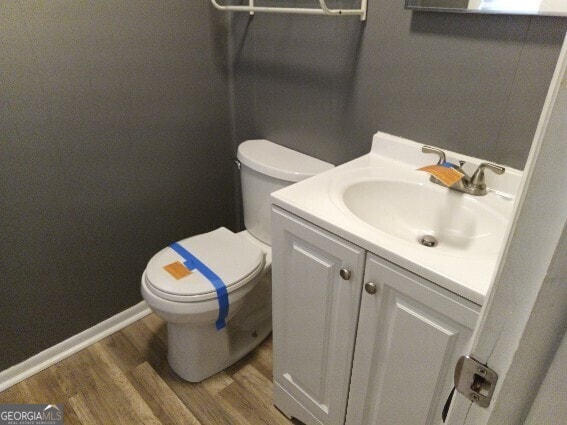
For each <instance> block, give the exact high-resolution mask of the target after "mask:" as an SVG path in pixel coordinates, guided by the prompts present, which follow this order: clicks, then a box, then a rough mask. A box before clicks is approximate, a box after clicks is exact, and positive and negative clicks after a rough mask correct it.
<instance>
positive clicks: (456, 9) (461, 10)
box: [405, 0, 567, 17]
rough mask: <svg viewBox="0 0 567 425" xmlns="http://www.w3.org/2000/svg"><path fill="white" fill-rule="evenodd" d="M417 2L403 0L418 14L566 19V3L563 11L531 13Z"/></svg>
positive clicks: (448, 1)
mask: <svg viewBox="0 0 567 425" xmlns="http://www.w3.org/2000/svg"><path fill="white" fill-rule="evenodd" d="M430 1H432V0H430ZM419 2H420V1H419V0H405V9H407V10H415V11H420V12H450V13H479V14H488V15H492V14H497V15H534V16H562V17H567V1H566V2H565V3H566V4H565V9H564V10H557V11H543V12H533V11H518V10H509V9H498V10H492V9H491V10H480V9H467V8H464V7H461V6H447V5H444V6H419V5H418V4H417V3H419ZM454 2H455V3H462V1H459V0H454ZM443 3H444V4H448V3H450V0H444V1H443Z"/></svg>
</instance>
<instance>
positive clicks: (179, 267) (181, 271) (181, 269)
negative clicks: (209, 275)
mask: <svg viewBox="0 0 567 425" xmlns="http://www.w3.org/2000/svg"><path fill="white" fill-rule="evenodd" d="M163 269H164V270H165V271H166V272H168V273H169V274H170V275H172V276H173V277H174V278H175V279H177V280H179V279H183V278H184V277H185V276H189V275H190V274H191V270H189V269H188V268H187V267H185V266H184V265H183V264H182V263H181V262H179V261H176V262H175V263H171V264H168V265H166V266H163Z"/></svg>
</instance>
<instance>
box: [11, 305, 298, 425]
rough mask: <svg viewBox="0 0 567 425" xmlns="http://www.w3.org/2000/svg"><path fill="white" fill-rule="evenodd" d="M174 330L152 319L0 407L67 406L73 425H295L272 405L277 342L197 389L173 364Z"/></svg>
mask: <svg viewBox="0 0 567 425" xmlns="http://www.w3.org/2000/svg"><path fill="white" fill-rule="evenodd" d="M166 338H167V335H166V325H165V322H163V321H162V320H161V319H160V318H158V317H157V316H156V315H154V314H151V315H149V316H147V317H145V318H144V319H141V320H139V321H137V322H135V323H133V324H132V325H130V326H128V327H126V328H124V329H122V330H120V331H118V332H116V333H114V334H112V335H110V336H109V337H107V338H105V339H103V340H101V341H99V342H97V343H96V344H93V345H91V346H90V347H88V348H86V349H84V350H82V351H80V352H79V353H77V354H74V355H73V356H71V357H68V358H67V359H65V360H63V361H61V362H59V363H58V364H56V365H54V366H51V367H50V368H48V369H46V370H44V371H42V372H40V373H38V374H36V375H34V376H32V377H30V378H28V379H26V380H25V381H22V382H20V383H19V384H16V385H14V386H13V387H11V388H8V389H7V390H5V391H3V392H1V393H0V403H6V404H7V403H38V404H39V403H49V404H63V405H64V420H65V424H66V425H73V424H82V425H90V424H104V425H113V424H126V425H130V424H136V425H138V424H155V425H160V424H189V425H290V424H299V423H300V422H297V421H295V420H293V421H290V420H288V419H287V418H286V417H285V416H284V415H283V414H282V413H281V412H279V411H278V410H277V409H276V408H275V407H274V406H273V404H272V344H271V338H268V339H267V340H266V341H264V342H263V343H262V344H261V345H260V346H259V347H258V348H257V349H256V350H254V351H253V352H252V353H250V354H249V355H248V356H246V357H245V358H244V359H242V360H241V361H239V362H238V363H236V364H234V365H233V366H231V367H230V368H228V369H227V370H225V371H223V372H220V373H218V374H217V375H215V376H213V377H211V378H209V379H207V380H205V381H203V382H200V383H198V384H192V383H189V382H186V381H183V380H182V379H181V378H179V377H178V376H177V375H176V374H175V373H174V372H173V371H172V370H171V369H170V367H169V365H168V363H167V339H166Z"/></svg>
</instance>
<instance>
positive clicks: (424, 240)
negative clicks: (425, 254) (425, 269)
mask: <svg viewBox="0 0 567 425" xmlns="http://www.w3.org/2000/svg"><path fill="white" fill-rule="evenodd" d="M419 243H420V244H422V245H423V246H426V247H428V248H434V247H436V246H437V245H438V244H439V241H438V240H437V238H436V237H435V236H431V235H423V236H422V237H421V238H419Z"/></svg>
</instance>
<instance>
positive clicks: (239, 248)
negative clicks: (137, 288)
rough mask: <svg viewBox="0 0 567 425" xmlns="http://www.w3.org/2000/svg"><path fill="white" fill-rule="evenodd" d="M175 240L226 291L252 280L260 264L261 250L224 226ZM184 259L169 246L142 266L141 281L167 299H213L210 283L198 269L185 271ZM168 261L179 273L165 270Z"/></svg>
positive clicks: (157, 294) (259, 270) (215, 296)
mask: <svg viewBox="0 0 567 425" xmlns="http://www.w3.org/2000/svg"><path fill="white" fill-rule="evenodd" d="M177 243H178V244H179V245H181V246H182V247H183V248H185V249H186V250H187V251H189V252H190V253H191V254H192V255H193V256H195V257H196V258H198V259H199V260H200V261H201V262H202V263H204V264H205V265H206V266H207V267H208V268H210V269H211V270H212V271H213V272H214V273H215V274H216V275H217V276H218V277H220V278H221V279H222V281H223V283H224V285H225V286H226V288H227V292H228V293H229V294H230V293H231V292H233V291H235V290H236V289H238V288H240V287H242V286H243V285H245V284H246V283H248V282H250V281H251V280H253V279H254V278H255V277H256V276H257V275H258V274H259V273H260V272H261V271H262V270H263V267H264V261H265V259H264V257H265V255H264V252H263V251H262V249H260V248H259V247H258V246H256V245H254V244H252V243H251V242H250V241H248V240H246V239H245V238H244V237H242V236H240V235H238V234H235V233H233V232H231V231H230V230H228V229H226V228H224V227H220V228H218V229H216V230H214V231H212V232H209V233H204V234H200V235H197V236H193V237H190V238H187V239H183V240H181V241H179V242H177ZM184 262H185V260H184V258H183V257H182V256H180V255H179V254H178V253H177V252H176V251H175V250H173V249H172V248H171V247H167V248H164V249H162V250H161V251H160V252H158V253H157V254H156V255H154V256H153V257H152V259H151V260H150V261H149V263H148V266H147V267H146V271H145V273H144V280H145V282H146V283H147V287H148V289H149V290H150V291H151V292H153V293H154V294H155V295H156V296H158V297H161V298H163V299H166V300H169V301H177V302H197V301H205V300H210V299H214V298H217V292H216V290H215V287H214V286H213V284H212V283H211V282H210V281H209V280H208V279H207V278H206V277H205V276H204V275H203V274H202V273H201V272H199V271H198V270H196V269H195V270H193V271H191V272H189V271H188V270H187V268H186V267H185V266H184ZM172 264H175V266H173V268H174V269H177V270H180V271H181V274H177V273H175V272H173V273H172V272H169V271H168V270H166V266H171V265H172Z"/></svg>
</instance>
